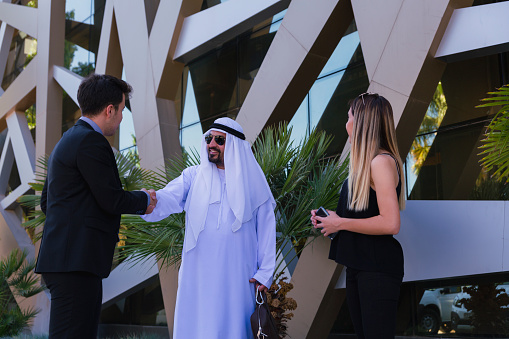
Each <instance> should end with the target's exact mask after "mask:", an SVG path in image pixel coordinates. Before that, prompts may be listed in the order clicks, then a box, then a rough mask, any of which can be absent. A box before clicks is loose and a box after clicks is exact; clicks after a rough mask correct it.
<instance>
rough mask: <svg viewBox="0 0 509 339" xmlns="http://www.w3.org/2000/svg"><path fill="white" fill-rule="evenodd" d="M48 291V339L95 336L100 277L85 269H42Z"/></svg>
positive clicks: (98, 313) (99, 309) (100, 296)
mask: <svg viewBox="0 0 509 339" xmlns="http://www.w3.org/2000/svg"><path fill="white" fill-rule="evenodd" d="M42 278H43V279H44V282H45V283H46V286H47V287H48V289H49V291H50V294H51V310H50V322H49V339H60V338H87V339H91V338H94V339H95V338H97V327H98V324H99V315H100V313H101V304H102V279H101V278H100V277H98V276H96V275H94V274H91V273H87V272H67V273H43V274H42Z"/></svg>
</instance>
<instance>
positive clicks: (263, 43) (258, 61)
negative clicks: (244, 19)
mask: <svg viewBox="0 0 509 339" xmlns="http://www.w3.org/2000/svg"><path fill="white" fill-rule="evenodd" d="M272 26H273V25H271V26H268V27H265V28H263V29H261V30H259V31H257V32H255V33H252V34H250V35H248V36H246V37H242V38H241V39H239V97H240V98H239V99H240V100H239V101H240V105H242V103H244V100H245V98H246V96H247V93H248V92H249V89H250V88H251V85H252V84H253V81H254V78H255V77H256V74H257V73H258V70H259V69H260V66H261V65H262V62H263V59H264V58H265V55H266V54H267V51H268V50H269V47H270V44H271V43H272V40H273V39H274V36H275V35H276V32H277V29H274V30H273V29H272Z"/></svg>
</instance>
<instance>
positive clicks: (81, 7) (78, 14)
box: [65, 0, 94, 25]
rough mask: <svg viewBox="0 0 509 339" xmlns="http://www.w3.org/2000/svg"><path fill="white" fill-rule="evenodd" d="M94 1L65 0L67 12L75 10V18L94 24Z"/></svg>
mask: <svg viewBox="0 0 509 339" xmlns="http://www.w3.org/2000/svg"><path fill="white" fill-rule="evenodd" d="M93 4H94V1H93V0H67V1H66V2H65V12H66V13H70V12H73V13H74V14H73V18H72V19H73V20H75V21H78V22H86V23H88V24H91V25H93V24H94V17H93V16H92V14H93V12H94V6H93Z"/></svg>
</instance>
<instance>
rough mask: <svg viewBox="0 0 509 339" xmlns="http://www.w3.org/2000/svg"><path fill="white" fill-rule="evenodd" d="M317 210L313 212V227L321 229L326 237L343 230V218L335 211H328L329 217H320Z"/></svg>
mask: <svg viewBox="0 0 509 339" xmlns="http://www.w3.org/2000/svg"><path fill="white" fill-rule="evenodd" d="M316 211H317V210H311V218H310V219H311V223H312V224H313V227H314V228H316V229H319V230H320V232H321V233H322V234H323V235H324V236H326V237H327V236H328V235H330V234H333V233H336V232H337V231H339V230H340V228H341V226H340V225H341V218H340V217H339V216H338V215H337V214H336V212H334V211H330V210H327V212H329V215H328V216H326V217H320V216H318V215H316Z"/></svg>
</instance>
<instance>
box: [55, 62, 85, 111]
mask: <svg viewBox="0 0 509 339" xmlns="http://www.w3.org/2000/svg"><path fill="white" fill-rule="evenodd" d="M53 77H54V78H55V80H56V81H57V82H58V84H59V85H60V87H62V89H63V90H64V91H65V92H66V93H67V94H69V96H70V97H71V99H72V100H73V101H74V102H75V103H76V105H78V106H79V104H78V88H79V86H80V83H81V81H82V80H83V77H82V76H80V75H78V74H76V73H74V72H71V71H70V70H68V69H67V68H65V67H62V66H55V67H54V68H53Z"/></svg>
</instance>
